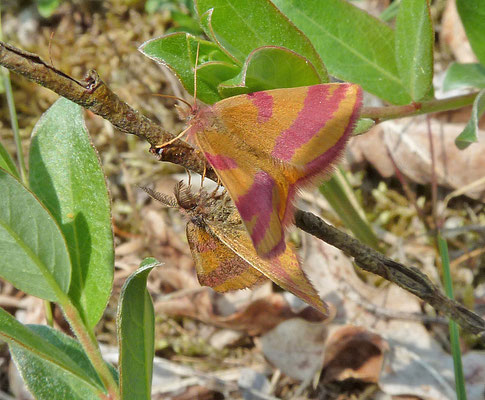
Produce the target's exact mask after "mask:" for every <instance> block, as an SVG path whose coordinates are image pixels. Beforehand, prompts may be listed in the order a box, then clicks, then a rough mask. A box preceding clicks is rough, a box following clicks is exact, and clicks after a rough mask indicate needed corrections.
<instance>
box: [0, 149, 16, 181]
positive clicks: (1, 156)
mask: <svg viewBox="0 0 485 400" xmlns="http://www.w3.org/2000/svg"><path fill="white" fill-rule="evenodd" d="M0 168H3V169H4V170H5V171H7V172H8V173H9V174H10V175H13V176H15V177H16V178H20V174H19V171H18V170H17V167H16V166H15V163H14V162H13V160H12V157H10V154H8V151H7V149H5V147H3V145H2V143H1V142H0Z"/></svg>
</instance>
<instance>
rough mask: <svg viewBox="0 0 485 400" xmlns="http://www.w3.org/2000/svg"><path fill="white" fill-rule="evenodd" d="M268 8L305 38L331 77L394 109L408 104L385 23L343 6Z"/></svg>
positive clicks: (299, 2) (314, 3) (287, 3)
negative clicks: (290, 23) (284, 18)
mask: <svg viewBox="0 0 485 400" xmlns="http://www.w3.org/2000/svg"><path fill="white" fill-rule="evenodd" d="M274 3H275V4H276V6H277V7H278V8H279V9H280V10H281V11H282V12H283V13H285V14H286V15H287V16H288V17H289V18H290V19H291V21H292V22H293V23H294V24H295V25H296V26H297V27H298V28H300V29H301V30H302V31H303V32H304V33H305V34H306V35H307V36H308V37H309V38H310V40H311V41H312V43H313V45H314V46H315V48H316V49H317V51H318V53H319V54H320V57H321V58H322V60H323V61H324V62H325V65H326V66H327V69H328V72H329V73H330V74H331V75H333V76H336V77H337V78H339V79H342V80H344V81H350V82H355V83H358V84H360V85H361V86H362V87H363V88H364V89H365V90H367V91H368V92H370V93H373V94H375V95H377V96H379V97H381V98H382V99H384V100H387V101H389V102H391V103H394V104H407V103H409V102H410V101H411V97H410V96H409V94H408V93H407V90H406V87H405V86H404V84H403V83H402V81H401V78H400V76H399V73H398V70H397V65H396V60H395V48H394V31H393V30H392V29H391V28H390V27H389V26H387V25H386V24H385V23H383V22H382V21H380V20H378V19H376V18H374V17H372V16H370V15H369V14H367V13H366V12H365V11H363V10H361V9H359V8H357V7H355V6H353V5H351V4H349V3H347V2H345V1H343V0H325V2H324V3H322V2H321V1H320V0H274ZM300 54H301V53H300Z"/></svg>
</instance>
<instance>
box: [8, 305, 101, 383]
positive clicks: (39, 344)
mask: <svg viewBox="0 0 485 400" xmlns="http://www.w3.org/2000/svg"><path fill="white" fill-rule="evenodd" d="M39 329H40V330H39ZM45 329H47V330H49V329H50V328H47V327H45V328H38V327H37V326H32V325H30V326H25V325H22V324H21V323H20V322H18V321H17V320H16V319H15V318H14V317H12V316H11V315H10V314H9V313H7V312H6V311H5V310H3V309H2V308H0V338H1V339H2V340H4V341H5V342H7V343H8V344H9V345H13V346H16V348H23V349H24V350H26V351H28V352H30V353H32V355H35V356H37V357H39V358H42V359H44V360H45V361H48V362H50V363H51V364H53V365H56V366H57V367H59V368H61V369H63V370H65V371H67V372H69V373H71V374H72V375H74V376H77V377H78V378H79V379H81V380H84V381H85V382H86V383H87V384H88V385H90V386H92V387H97V388H98V389H102V388H103V385H102V383H101V381H100V379H99V377H98V376H97V374H96V372H95V370H94V368H93V367H92V365H91V363H90V362H89V360H88V358H87V356H86V355H85V354H84V352H83V351H82V349H81V348H80V346H77V348H76V352H75V356H73V353H72V351H70V350H69V349H68V348H65V347H63V346H57V345H56V344H55V343H52V341H51V340H49V335H46V334H43V332H45ZM71 340H72V339H71ZM81 353H82V354H81Z"/></svg>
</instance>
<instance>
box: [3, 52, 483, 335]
mask: <svg viewBox="0 0 485 400" xmlns="http://www.w3.org/2000/svg"><path fill="white" fill-rule="evenodd" d="M0 65H3V66H4V67H6V68H8V69H10V70H11V71H12V72H15V73H18V74H20V75H23V76H24V77H26V78H27V79H29V80H31V81H34V82H36V83H38V84H40V85H42V86H44V87H46V88H48V89H50V90H52V91H54V92H55V93H57V94H59V95H61V96H63V97H65V98H67V99H69V100H71V101H73V102H75V103H77V104H79V105H80V106H82V107H84V108H86V109H88V110H90V111H92V112H93V113H95V114H97V115H99V116H101V117H103V118H105V119H106V120H108V121H109V122H111V123H112V124H113V125H114V126H115V127H116V128H118V129H119V130H121V131H122V132H125V133H129V134H133V135H136V136H138V137H139V138H141V139H144V140H146V141H148V142H149V143H150V144H151V145H152V147H153V146H155V145H157V144H160V143H165V142H167V141H169V140H171V139H173V138H174V135H172V134H171V133H169V132H167V131H165V130H164V129H163V128H162V127H160V126H159V125H157V124H155V123H154V122H153V121H151V120H150V119H149V118H147V117H145V116H143V115H141V114H140V113H139V112H137V111H136V110H134V109H133V108H132V107H130V106H129V105H128V104H126V103H125V102H124V101H122V100H121V99H120V98H119V97H118V96H117V95H116V94H115V93H113V92H112V91H111V90H110V88H109V87H108V86H107V85H106V84H105V83H104V82H103V81H102V80H101V79H100V77H99V76H98V74H97V73H96V72H95V71H90V72H89V73H88V74H87V76H86V78H84V80H82V81H78V80H76V79H74V78H72V77H70V76H68V75H67V74H65V73H63V72H62V71H59V70H58V69H56V68H54V67H53V66H51V65H49V64H47V63H46V62H45V61H43V60H42V59H41V58H40V57H39V56H38V55H36V54H32V53H29V52H26V51H23V50H20V49H18V48H16V47H14V46H12V45H9V44H7V43H4V42H0ZM160 159H161V160H162V161H170V162H172V163H175V164H179V165H182V166H183V167H185V168H186V169H188V170H191V171H194V172H197V173H202V172H203V170H204V166H205V165H206V162H205V160H204V158H203V156H202V155H201V154H200V152H199V151H198V150H196V149H194V148H192V147H190V146H189V145H187V144H186V143H184V142H182V141H180V140H179V141H176V142H174V143H173V144H171V145H170V146H167V147H166V148H164V149H163V151H162V153H161V155H160ZM206 176H207V177H208V178H210V179H213V180H216V179H217V178H216V175H215V173H214V171H213V170H211V169H209V170H208V171H207V174H206ZM295 221H296V225H297V226H298V227H299V228H300V229H302V230H304V231H305V232H308V233H310V234H312V235H313V236H315V237H317V238H319V239H321V240H323V241H325V242H327V243H329V244H331V245H332V246H335V247H337V248H338V249H340V250H342V251H343V252H344V253H346V254H347V255H349V256H352V257H353V258H354V260H355V262H356V264H357V265H358V266H359V267H361V268H362V269H364V270H366V271H369V272H372V273H374V274H377V275H379V276H382V277H383V278H385V279H386V280H388V281H390V282H393V283H395V284H397V285H399V286H400V287H402V288H404V289H405V290H407V291H409V292H411V293H413V294H414V295H416V296H418V297H419V298H421V299H422V300H424V301H425V302H427V303H429V304H430V305H431V306H433V307H434V308H435V309H436V310H438V311H440V312H442V313H443V314H444V315H446V316H448V317H449V318H452V319H454V320H455V321H456V322H457V323H458V324H459V325H460V326H461V327H462V328H463V329H464V330H466V331H468V332H470V333H474V334H478V335H480V336H481V338H482V339H484V340H485V321H484V320H483V319H482V318H480V317H479V316H478V315H476V314H475V313H473V312H472V311H470V310H468V309H467V308H465V307H463V306H462V305H461V304H459V303H458V302H456V301H454V300H451V299H449V298H448V297H446V296H445V295H444V294H443V293H442V292H441V291H440V290H439V289H438V288H437V287H436V286H435V285H434V284H433V283H432V282H431V281H430V280H429V279H428V277H427V276H426V275H424V274H423V273H422V272H420V271H419V270H418V269H417V268H414V267H408V266H405V265H402V264H399V263H397V262H395V261H392V260H391V259H389V258H386V257H385V256H383V255H382V254H380V253H378V252H377V251H375V250H373V249H371V248H370V247H368V246H366V245H364V244H362V243H361V242H359V241H358V240H356V239H354V238H352V237H350V236H348V235H346V234H345V233H343V232H341V231H339V230H338V229H336V228H333V227H332V226H330V225H328V224H326V223H325V222H324V221H322V220H321V219H320V218H318V217H317V216H315V215H313V214H311V213H307V212H303V211H301V210H296V212H295Z"/></svg>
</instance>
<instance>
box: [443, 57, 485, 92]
mask: <svg viewBox="0 0 485 400" xmlns="http://www.w3.org/2000/svg"><path fill="white" fill-rule="evenodd" d="M463 87H476V88H480V89H485V66H483V65H482V64H478V63H475V64H458V63H453V64H451V65H450V66H449V68H448V70H447V71H446V76H445V81H444V82H443V89H444V90H445V91H446V90H452V89H458V88H463Z"/></svg>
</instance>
